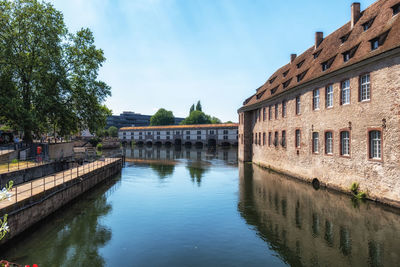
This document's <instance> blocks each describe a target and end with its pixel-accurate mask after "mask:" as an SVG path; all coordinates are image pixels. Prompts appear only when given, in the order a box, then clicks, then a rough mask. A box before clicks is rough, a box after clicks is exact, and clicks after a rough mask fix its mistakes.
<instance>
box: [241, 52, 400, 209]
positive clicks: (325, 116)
mask: <svg viewBox="0 0 400 267" xmlns="http://www.w3.org/2000/svg"><path fill="white" fill-rule="evenodd" d="M399 64H400V57H395V58H393V57H392V58H387V59H384V60H381V61H380V62H375V63H374V64H371V65H368V66H364V67H360V68H358V69H355V70H353V71H351V72H346V73H344V74H340V75H336V76H335V77H334V78H332V79H330V80H325V81H321V82H318V83H316V84H313V85H312V86H310V87H308V88H304V89H302V90H300V91H294V92H292V93H290V94H288V95H286V96H285V97H281V98H278V99H276V100H275V101H271V102H270V103H266V105H275V104H276V103H278V104H279V114H278V119H275V108H273V109H272V120H270V121H269V120H268V116H267V118H266V120H265V121H263V116H262V113H263V112H262V111H261V112H260V113H261V119H259V120H257V122H256V123H254V113H257V111H256V110H255V111H253V112H251V111H247V112H245V114H246V113H248V114H250V115H247V116H246V115H245V118H247V119H245V120H244V123H243V122H242V123H241V124H240V126H239V134H240V135H242V134H244V135H245V137H246V135H247V139H248V138H251V133H261V137H262V135H263V133H264V132H265V133H266V139H267V140H266V141H267V142H266V145H265V146H263V145H262V144H261V145H258V144H253V145H251V143H250V142H247V143H244V144H242V143H241V142H239V159H241V160H246V157H245V156H244V155H245V153H244V151H248V150H249V149H251V150H252V151H253V152H252V161H253V162H254V163H256V164H260V165H263V166H266V167H270V168H273V169H276V170H278V171H282V172H284V173H288V174H290V175H292V176H295V177H298V178H301V179H304V180H308V181H311V180H312V179H313V178H318V179H319V180H320V181H321V182H322V183H323V184H325V185H327V186H329V187H331V188H335V189H338V190H342V191H348V189H349V188H350V185H351V184H352V183H353V182H359V183H360V189H361V190H363V191H366V192H367V193H368V196H369V197H370V198H372V199H377V200H380V201H382V202H385V203H388V204H392V205H396V206H400V178H399V177H400V166H399V156H400V128H399V125H400V124H399V123H400V121H399V114H400V109H399V104H400V101H399V96H400V88H399V87H400V65H399ZM364 73H370V77H371V100H370V101H368V102H359V98H358V97H359V96H358V90H359V77H360V75H362V74H364ZM345 79H350V88H351V89H350V90H351V94H350V95H351V103H350V104H349V105H345V106H342V105H340V82H341V81H343V80H345ZM329 84H332V85H333V90H334V104H333V108H330V109H327V108H325V87H326V86H327V85H329ZM317 88H319V89H320V109H319V110H317V111H314V110H313V109H312V91H313V90H314V89H317ZM297 95H301V115H295V98H296V96H297ZM284 99H285V100H286V101H287V116H286V118H282V113H281V112H282V105H281V103H282V100H284ZM251 113H253V114H251ZM267 115H268V112H267ZM372 128H377V129H380V130H381V131H382V142H383V144H382V160H381V161H372V160H370V159H369V154H368V130H369V129H372ZM296 129H300V130H301V146H300V148H299V149H297V148H295V130H296ZM342 129H346V130H348V131H349V132H350V138H351V139H350V140H351V141H350V157H343V156H340V153H339V146H340V141H339V140H340V130H342ZM283 130H285V131H286V136H287V137H286V143H287V145H286V148H284V147H282V146H281V145H280V144H279V145H278V146H277V147H275V146H273V145H272V146H271V147H269V146H268V132H269V131H272V135H274V132H275V131H278V133H279V140H280V139H281V135H282V131H283ZM327 130H331V131H332V132H333V155H331V156H328V155H325V153H324V144H325V141H324V132H325V131H327ZM312 132H318V133H319V146H320V149H319V154H314V153H313V152H312V145H311V144H312V142H311V141H312ZM245 139H246V138H245ZM246 146H249V147H250V148H249V147H246ZM297 151H298V152H297Z"/></svg>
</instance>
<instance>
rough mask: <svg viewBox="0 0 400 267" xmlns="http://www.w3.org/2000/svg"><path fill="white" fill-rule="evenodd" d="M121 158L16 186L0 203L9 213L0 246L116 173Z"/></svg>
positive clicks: (0, 209)
mask: <svg viewBox="0 0 400 267" xmlns="http://www.w3.org/2000/svg"><path fill="white" fill-rule="evenodd" d="M123 163H124V162H123V158H105V159H104V160H97V161H94V162H91V163H88V164H84V165H82V166H77V167H75V168H71V169H68V170H65V171H61V172H57V173H54V174H52V175H48V176H45V177H41V178H38V179H34V180H32V181H29V182H27V183H23V184H19V185H17V186H15V187H14V188H13V189H12V191H11V193H12V197H11V199H10V200H8V201H7V200H4V201H2V202H1V203H0V216H1V217H3V216H4V215H5V214H8V225H9V227H10V233H8V234H7V235H6V237H5V238H4V239H3V240H1V241H0V247H1V246H3V245H4V244H5V243H6V242H8V241H10V240H11V239H13V238H14V237H16V236H17V235H19V234H21V233H22V232H24V231H26V230H27V229H29V228H30V227H31V226H33V225H34V224H36V223H38V222H40V221H41V220H43V219H44V218H45V217H47V216H48V215H50V214H51V213H53V212H55V211H56V210H57V209H59V208H61V207H62V206H64V205H65V204H67V203H68V202H70V201H71V200H73V199H75V198H77V197H78V196H80V195H81V194H83V193H84V192H86V191H87V190H89V189H90V188H92V187H94V186H96V185H97V184H98V183H100V182H102V181H104V180H106V179H107V178H109V177H112V176H113V175H115V174H117V173H118V172H119V171H120V170H121V169H122V166H123Z"/></svg>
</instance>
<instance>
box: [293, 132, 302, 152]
mask: <svg viewBox="0 0 400 267" xmlns="http://www.w3.org/2000/svg"><path fill="white" fill-rule="evenodd" d="M297 131H299V142H298V143H297ZM294 147H295V148H296V149H300V148H301V129H300V128H296V129H295V131H294Z"/></svg>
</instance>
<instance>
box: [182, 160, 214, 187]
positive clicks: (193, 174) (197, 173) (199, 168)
mask: <svg viewBox="0 0 400 267" xmlns="http://www.w3.org/2000/svg"><path fill="white" fill-rule="evenodd" d="M186 169H188V170H189V174H190V178H191V179H192V182H193V183H195V182H196V183H197V185H198V186H200V185H201V179H202V178H203V176H204V174H205V173H206V172H207V171H208V169H209V166H207V165H206V164H204V163H201V162H191V163H188V164H187V166H186Z"/></svg>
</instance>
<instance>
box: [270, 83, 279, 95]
mask: <svg viewBox="0 0 400 267" xmlns="http://www.w3.org/2000/svg"><path fill="white" fill-rule="evenodd" d="M278 87H279V85H278V86H277V87H275V88H273V89H271V95H273V94H275V93H276V91H277V90H278Z"/></svg>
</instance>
